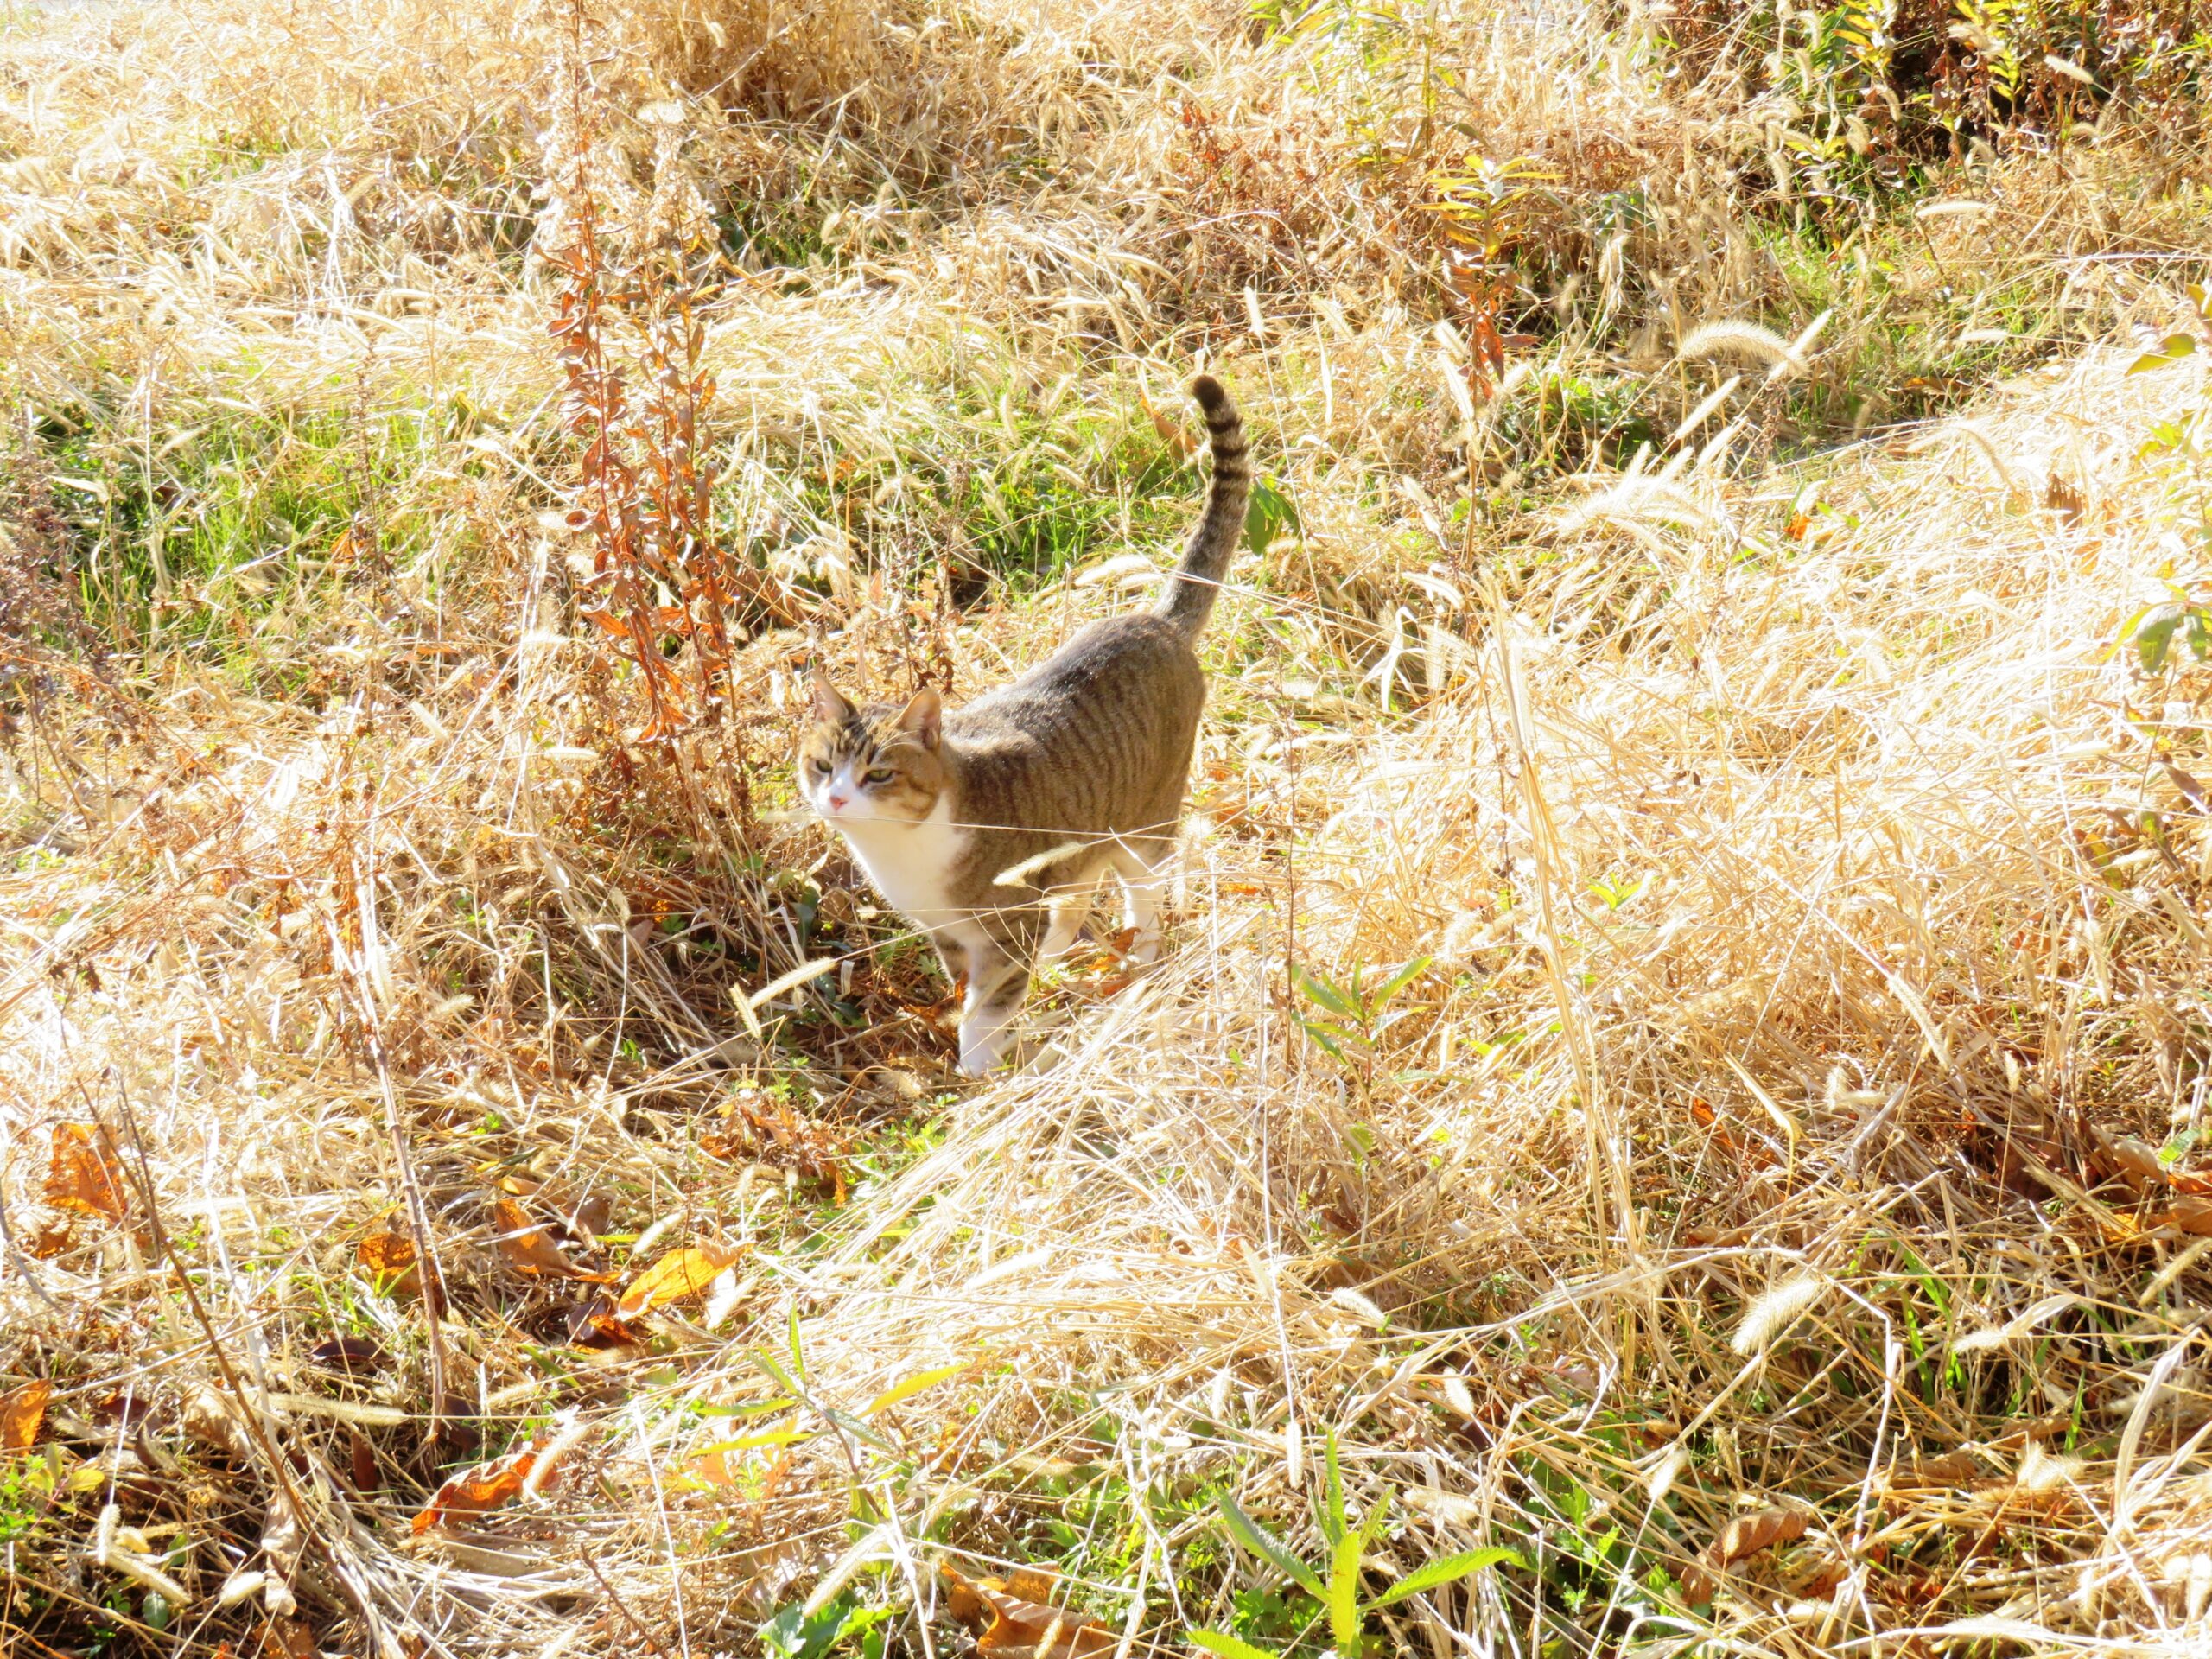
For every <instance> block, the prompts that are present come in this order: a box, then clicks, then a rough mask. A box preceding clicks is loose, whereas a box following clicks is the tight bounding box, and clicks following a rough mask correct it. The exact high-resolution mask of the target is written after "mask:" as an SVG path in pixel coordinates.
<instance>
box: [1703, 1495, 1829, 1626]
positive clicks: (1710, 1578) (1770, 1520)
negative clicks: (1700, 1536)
mask: <svg viewBox="0 0 2212 1659" xmlns="http://www.w3.org/2000/svg"><path fill="white" fill-rule="evenodd" d="M1811 1522H1812V1517H1811V1516H1809V1515H1808V1514H1807V1513H1806V1512H1805V1511H1804V1510H1796V1509H1772V1510H1752V1511H1751V1513H1750V1514H1749V1515H1739V1516H1737V1517H1736V1518H1735V1519H1734V1520H1732V1521H1731V1522H1729V1523H1728V1524H1727V1525H1726V1527H1724V1528H1723V1529H1721V1533H1720V1536H1719V1537H1718V1538H1716V1539H1714V1540H1713V1542H1712V1543H1710V1544H1708V1545H1707V1547H1706V1548H1705V1552H1704V1554H1701V1555H1700V1556H1699V1557H1698V1559H1697V1560H1695V1561H1694V1562H1693V1563H1692V1564H1691V1565H1690V1566H1689V1567H1687V1568H1685V1569H1684V1570H1683V1572H1682V1573H1681V1586H1682V1598H1683V1599H1684V1600H1686V1601H1688V1602H1689V1603H1691V1604H1692V1605H1695V1604H1697V1603H1699V1602H1704V1601H1711V1600H1712V1599H1713V1597H1714V1596H1715V1595H1716V1594H1717V1593H1719V1588H1720V1580H1719V1573H1720V1569H1721V1568H1723V1567H1726V1566H1727V1565H1728V1564H1729V1563H1730V1562H1732V1561H1740V1560H1743V1559H1744V1558H1745V1556H1747V1555H1755V1554H1758V1552H1759V1551H1760V1550H1763V1549H1766V1548H1770V1547H1772V1546H1773V1545H1776V1544H1787V1543H1791V1542H1794V1541H1796V1540H1797V1539H1800V1538H1802V1537H1803V1536H1804V1535H1805V1529H1806V1528H1807V1527H1808V1525H1810V1524H1811Z"/></svg>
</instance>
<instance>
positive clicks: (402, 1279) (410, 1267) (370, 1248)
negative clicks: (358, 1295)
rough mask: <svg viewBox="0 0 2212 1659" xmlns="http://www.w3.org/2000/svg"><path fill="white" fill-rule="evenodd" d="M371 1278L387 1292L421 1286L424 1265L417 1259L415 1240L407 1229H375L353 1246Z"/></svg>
mask: <svg viewBox="0 0 2212 1659" xmlns="http://www.w3.org/2000/svg"><path fill="white" fill-rule="evenodd" d="M354 1256H355V1259H357V1260H358V1261H359V1262H360V1264H361V1268H362V1270H363V1271H364V1272H365V1273H366V1274H368V1275H369V1282H370V1283H371V1284H372V1285H374V1286H375V1287H377V1289H378V1291H380V1292H381V1293H383V1294H385V1295H388V1296H396V1295H402V1294H409V1293H411V1292H414V1291H416V1290H419V1289H420V1288H421V1287H422V1284H423V1273H422V1268H421V1266H420V1265H419V1264H418V1263H417V1262H416V1259H415V1241H414V1240H413V1239H411V1238H410V1237H408V1236H407V1235H406V1234H404V1233H372V1234H370V1235H369V1236H367V1237H366V1238H365V1239H363V1240H362V1241H361V1242H360V1243H359V1246H357V1247H356V1249H355V1250H354Z"/></svg>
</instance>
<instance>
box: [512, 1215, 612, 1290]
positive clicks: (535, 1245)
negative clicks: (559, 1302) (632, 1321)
mask: <svg viewBox="0 0 2212 1659" xmlns="http://www.w3.org/2000/svg"><path fill="white" fill-rule="evenodd" d="M492 1221H493V1225H494V1226H496V1227H497V1228H498V1229H499V1236H498V1237H497V1238H496V1239H495V1240H494V1243H497V1244H498V1245H499V1254H500V1255H502V1256H504V1257H505V1258H506V1262H507V1265H508V1266H509V1267H511V1268H514V1269H515V1270H516V1271H517V1272H518V1273H527V1274H532V1275H533V1276H536V1275H543V1276H545V1277H548V1278H554V1279H583V1280H588V1281H590V1282H592V1283H594V1284H605V1283H606V1282H607V1281H608V1280H609V1279H611V1278H613V1276H614V1275H613V1274H606V1273H588V1272H586V1271H585V1270H584V1269H583V1268H579V1267H577V1266H576V1265H575V1263H574V1262H570V1261H569V1258H568V1257H567V1256H565V1255H562V1254H561V1247H560V1246H559V1245H558V1244H556V1243H554V1242H553V1230H552V1229H551V1228H550V1226H548V1225H546V1224H544V1223H543V1222H534V1221H532V1220H531V1218H530V1217H528V1216H527V1215H525V1214H524V1212H523V1207H522V1205H519V1204H517V1203H516V1202H515V1201H514V1200H513V1199H512V1198H500V1199H498V1200H496V1201H495V1202H494V1203H493V1205H492Z"/></svg>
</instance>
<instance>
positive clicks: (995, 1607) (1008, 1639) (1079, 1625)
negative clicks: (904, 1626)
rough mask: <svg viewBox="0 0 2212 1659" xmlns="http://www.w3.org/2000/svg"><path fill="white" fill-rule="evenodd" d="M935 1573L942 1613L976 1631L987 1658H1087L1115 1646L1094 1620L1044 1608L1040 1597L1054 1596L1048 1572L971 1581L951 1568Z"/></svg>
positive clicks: (1112, 1637)
mask: <svg viewBox="0 0 2212 1659" xmlns="http://www.w3.org/2000/svg"><path fill="white" fill-rule="evenodd" d="M938 1573H939V1574H940V1576H941V1577H942V1578H943V1579H944V1591H945V1603H944V1605H945V1609H946V1611H949V1612H950V1613H951V1615H952V1616H953V1618H957V1619H958V1620H959V1621H960V1622H961V1623H962V1624H964V1625H966V1626H967V1627H968V1629H969V1630H970V1631H972V1632H974V1634H975V1637H976V1652H977V1653H979V1654H982V1655H984V1656H986V1659H1085V1656H1088V1655H1090V1654H1101V1653H1110V1652H1112V1651H1113V1650H1114V1649H1115V1648H1116V1646H1117V1645H1118V1638H1116V1636H1115V1634H1114V1632H1113V1630H1111V1629H1109V1627H1108V1626H1107V1625H1105V1624H1102V1623H1101V1622H1100V1621H1098V1620H1097V1619H1095V1618H1090V1617H1088V1616H1087V1615H1084V1614H1082V1613H1078V1612H1075V1611H1072V1610H1071V1609H1069V1608H1065V1607H1053V1606H1049V1605H1046V1604H1045V1603H1044V1601H1043V1600H1042V1599H1041V1598H1043V1597H1046V1596H1049V1595H1051V1594H1052V1575H1051V1574H1050V1573H1041V1572H1037V1571H1034V1570H1024V1571H1021V1572H1017V1573H1015V1574H1014V1576H1013V1577H1012V1578H1011V1579H970V1578H968V1577H966V1576H965V1575H964V1574H963V1573H959V1572H957V1571H956V1570H955V1569H954V1568H952V1567H939V1568H938Z"/></svg>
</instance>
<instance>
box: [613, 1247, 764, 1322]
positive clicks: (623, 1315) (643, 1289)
mask: <svg viewBox="0 0 2212 1659" xmlns="http://www.w3.org/2000/svg"><path fill="white" fill-rule="evenodd" d="M744 1254H745V1250H744V1249H743V1247H733V1246H728V1245H721V1244H703V1245H693V1246H691V1247H690V1248H688V1249H681V1250H671V1251H670V1252H669V1253H668V1254H667V1255H664V1256H663V1257H661V1259H660V1260H659V1261H658V1262H654V1263H653V1264H652V1266H651V1267H650V1268H646V1269H645V1271H644V1272H643V1273H641V1274H639V1275H638V1281H637V1283H635V1284H633V1285H632V1286H631V1287H630V1288H629V1289H627V1290H626V1291H624V1292H623V1293H622V1300H620V1301H619V1302H617V1303H615V1305H614V1316H615V1318H617V1319H636V1318H637V1317H638V1315H639V1314H640V1313H645V1311H646V1310H647V1309H648V1308H655V1307H661V1306H665V1305H667V1304H668V1303H670V1302H680V1301H682V1300H683V1299H684V1298H685V1297H687V1296H696V1295H698V1294H700V1293H701V1292H702V1291H703V1290H705V1289H706V1287H708V1286H709V1285H711V1284H712V1283H714V1282H715V1278H716V1277H717V1276H718V1275H719V1274H721V1270H722V1269H723V1268H727V1267H728V1266H729V1264H730V1263H731V1262H734V1261H736V1260H737V1259H738V1257H739V1256H741V1255H744Z"/></svg>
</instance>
